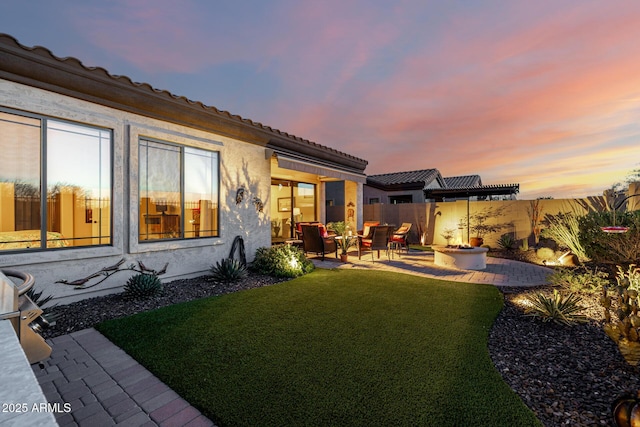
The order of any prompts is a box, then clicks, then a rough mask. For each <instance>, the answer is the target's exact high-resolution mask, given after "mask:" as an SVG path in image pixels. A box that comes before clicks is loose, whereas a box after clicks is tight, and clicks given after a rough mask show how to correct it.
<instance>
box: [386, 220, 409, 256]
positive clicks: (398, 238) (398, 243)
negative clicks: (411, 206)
mask: <svg viewBox="0 0 640 427" xmlns="http://www.w3.org/2000/svg"><path fill="white" fill-rule="evenodd" d="M410 230H411V223H410V222H403V223H402V225H401V226H400V228H398V229H397V230H396V231H394V232H393V234H392V235H391V240H390V241H389V243H390V244H391V245H392V247H393V249H402V247H404V248H405V249H406V250H407V253H409V245H408V243H407V238H408V237H409V231H410ZM398 254H400V251H398Z"/></svg>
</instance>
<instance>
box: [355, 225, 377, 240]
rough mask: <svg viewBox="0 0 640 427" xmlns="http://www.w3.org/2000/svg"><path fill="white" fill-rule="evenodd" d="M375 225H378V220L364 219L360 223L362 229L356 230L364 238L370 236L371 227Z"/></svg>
mask: <svg viewBox="0 0 640 427" xmlns="http://www.w3.org/2000/svg"><path fill="white" fill-rule="evenodd" d="M376 225H380V221H365V223H364V224H363V225H362V230H358V236H361V237H363V238H365V239H370V238H371V232H372V227H375V226H376Z"/></svg>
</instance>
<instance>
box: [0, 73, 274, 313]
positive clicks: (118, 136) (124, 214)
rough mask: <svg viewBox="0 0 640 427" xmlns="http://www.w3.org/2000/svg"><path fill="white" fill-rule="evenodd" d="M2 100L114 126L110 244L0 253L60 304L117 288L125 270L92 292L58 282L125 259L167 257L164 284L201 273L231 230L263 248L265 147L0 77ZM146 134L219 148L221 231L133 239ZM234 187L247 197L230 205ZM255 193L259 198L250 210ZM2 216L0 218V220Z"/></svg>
mask: <svg viewBox="0 0 640 427" xmlns="http://www.w3.org/2000/svg"><path fill="white" fill-rule="evenodd" d="M0 106H3V107H7V108H14V109H20V110H24V111H27V112H32V113H36V114H41V115H44V116H48V117H51V118H59V119H65V120H72V121H76V122H80V123H84V124H88V125H93V126H101V127H105V128H108V129H112V131H113V168H114V170H113V189H114V194H113V200H112V204H113V218H112V223H113V239H112V242H113V244H112V246H104V247H91V248H73V249H66V250H60V251H41V252H30V253H16V254H7V253H2V252H0V268H13V269H17V270H21V271H26V272H29V273H31V274H33V275H34V276H35V278H36V287H37V288H38V289H45V294H54V295H55V296H56V297H57V298H63V299H64V302H68V301H71V300H73V299H79V298H80V297H88V296H95V295H98V294H102V293H108V292H114V291H118V290H119V288H120V287H121V286H122V285H123V284H124V283H125V282H126V279H127V278H128V273H124V272H123V273H118V274H116V275H114V276H113V277H112V278H110V279H109V280H108V281H106V282H104V283H102V284H100V285H98V286H96V287H95V288H91V289H90V290H86V291H85V290H82V291H78V290H74V289H73V288H72V287H71V286H68V285H62V284H56V283H55V281H56V280H61V279H66V280H74V279H78V278H81V277H85V276H87V275H89V274H91V273H94V272H96V271H98V270H100V269H101V268H102V267H105V266H108V265H111V264H114V263H115V262H117V261H118V260H120V259H121V258H125V260H126V264H125V265H128V264H130V263H134V262H136V261H143V263H144V264H145V265H147V266H149V267H151V268H158V269H159V268H161V267H162V266H163V265H164V264H165V263H166V262H168V263H169V268H168V271H167V274H165V275H164V276H162V279H163V281H165V282H167V281H170V280H172V279H175V278H178V277H188V276H197V275H202V274H206V273H207V272H208V270H209V268H210V266H211V265H213V264H215V262H216V261H219V260H220V259H222V258H224V257H226V256H228V254H229V251H230V248H231V244H232V242H233V239H234V238H235V236H242V237H243V239H244V244H245V248H246V253H247V256H248V258H249V260H251V259H253V256H254V254H255V250H256V249H257V248H258V247H260V246H269V245H270V244H271V242H270V232H269V215H270V208H269V203H268V199H269V187H270V162H269V160H268V159H266V158H265V149H264V147H261V146H257V145H253V144H248V143H244V142H241V141H238V140H234V139H231V138H227V137H224V136H221V135H217V134H212V133H207V132H202V131H196V130H194V129H191V128H187V127H184V126H178V125H173V124H169V123H166V122H161V121H158V120H153V119H149V118H146V117H144V116H139V115H134V114H129V113H124V112H122V111H119V110H115V109H111V108H107V107H102V106H98V105H95V104H92V103H89V102H85V101H79V100H77V99H74V98H70V97H66V96H62V95H58V94H55V93H51V92H47V91H43V90H39V89H35V88H32V87H29V86H24V85H20V84H16V83H13V82H8V81H5V80H0ZM141 135H144V136H147V137H152V138H157V139H160V140H164V141H169V142H175V143H179V144H183V145H189V146H194V147H199V148H205V149H209V150H214V151H218V152H219V153H220V226H221V228H220V237H214V238H206V239H191V240H176V241H165V242H153V243H144V244H139V243H138V241H137V235H138V229H137V226H138V218H139V213H138V169H137V167H138V145H137V144H138V137H139V136H141ZM238 187H244V188H245V189H246V190H247V191H246V197H245V199H244V201H243V202H242V203H240V204H239V205H236V203H235V195H236V190H237V188H238ZM253 197H258V198H260V199H261V200H262V201H263V202H264V206H265V207H264V211H263V212H261V213H259V212H256V209H255V206H254V205H253V203H252V199H253ZM3 220H4V219H3Z"/></svg>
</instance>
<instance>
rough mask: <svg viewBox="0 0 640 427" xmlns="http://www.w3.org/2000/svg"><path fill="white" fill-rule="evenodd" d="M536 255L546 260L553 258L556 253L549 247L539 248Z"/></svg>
mask: <svg viewBox="0 0 640 427" xmlns="http://www.w3.org/2000/svg"><path fill="white" fill-rule="evenodd" d="M536 256H537V257H538V258H539V259H543V260H546V261H551V260H554V259H555V258H556V253H555V251H554V250H553V249H551V248H540V249H538V250H537V251H536Z"/></svg>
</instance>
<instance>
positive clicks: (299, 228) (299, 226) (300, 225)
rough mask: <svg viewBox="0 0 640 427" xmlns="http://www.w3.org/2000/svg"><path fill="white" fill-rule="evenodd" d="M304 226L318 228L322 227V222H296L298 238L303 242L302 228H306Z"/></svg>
mask: <svg viewBox="0 0 640 427" xmlns="http://www.w3.org/2000/svg"><path fill="white" fill-rule="evenodd" d="M304 225H315V226H316V227H318V226H321V225H322V224H321V223H320V222H318V221H307V222H296V238H297V240H302V226H304ZM322 227H324V226H323V225H322ZM321 232H322V231H321Z"/></svg>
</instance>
